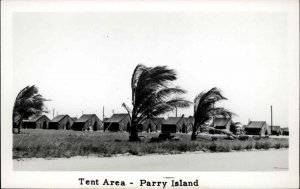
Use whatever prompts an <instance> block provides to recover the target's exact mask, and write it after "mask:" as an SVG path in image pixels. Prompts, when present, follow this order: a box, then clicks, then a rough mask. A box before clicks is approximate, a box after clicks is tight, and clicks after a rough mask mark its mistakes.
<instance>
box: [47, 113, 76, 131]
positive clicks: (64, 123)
mask: <svg viewBox="0 0 300 189" xmlns="http://www.w3.org/2000/svg"><path fill="white" fill-rule="evenodd" d="M73 123H74V120H73V119H72V118H71V117H70V116H69V115H58V116H56V117H55V118H53V119H52V120H51V121H50V122H49V129H57V130H58V129H63V130H70V129H71V127H72V125H73Z"/></svg>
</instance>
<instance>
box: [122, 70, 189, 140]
mask: <svg viewBox="0 0 300 189" xmlns="http://www.w3.org/2000/svg"><path fill="white" fill-rule="evenodd" d="M176 79H177V76H176V73H175V70H173V69H168V68H167V67H166V66H156V67H146V66H144V65H141V64H139V65H137V66H136V68H135V69H134V71H133V74H132V78H131V89H132V106H133V108H132V110H131V109H130V108H129V107H128V106H126V105H125V104H124V103H123V107H124V108H125V109H126V110H127V111H128V114H129V115H130V114H131V116H130V118H131V127H130V137H129V140H130V141H138V140H139V137H138V129H137V126H138V125H139V124H141V123H143V121H145V120H146V119H149V118H153V117H156V116H158V115H161V114H164V113H167V112H169V111H173V110H174V109H175V108H177V107H179V108H187V107H189V105H190V102H189V101H187V100H185V99H183V98H181V97H179V95H182V94H184V93H185V90H183V89H181V88H179V87H173V86H171V85H170V84H171V81H174V80H176Z"/></svg>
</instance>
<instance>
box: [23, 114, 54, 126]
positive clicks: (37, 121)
mask: <svg viewBox="0 0 300 189" xmlns="http://www.w3.org/2000/svg"><path fill="white" fill-rule="evenodd" d="M49 122H50V119H49V118H48V117H47V116H45V115H38V116H34V117H32V118H30V119H29V120H24V121H23V123H22V127H23V128H25V129H48V125H49Z"/></svg>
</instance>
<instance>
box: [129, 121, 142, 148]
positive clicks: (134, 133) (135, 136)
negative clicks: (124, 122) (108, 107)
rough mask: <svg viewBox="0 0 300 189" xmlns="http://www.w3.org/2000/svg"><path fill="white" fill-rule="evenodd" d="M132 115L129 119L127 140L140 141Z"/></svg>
mask: <svg viewBox="0 0 300 189" xmlns="http://www.w3.org/2000/svg"><path fill="white" fill-rule="evenodd" d="M134 118H135V117H134V116H133V117H132V120H131V126H130V135H129V141H132V142H134V141H140V138H139V136H138V129H137V123H136V122H135V121H134Z"/></svg>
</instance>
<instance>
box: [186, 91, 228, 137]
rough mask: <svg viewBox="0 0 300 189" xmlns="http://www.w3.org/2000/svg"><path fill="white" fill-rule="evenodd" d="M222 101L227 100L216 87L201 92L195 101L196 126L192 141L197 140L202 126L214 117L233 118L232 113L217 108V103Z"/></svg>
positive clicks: (194, 126)
mask: <svg viewBox="0 0 300 189" xmlns="http://www.w3.org/2000/svg"><path fill="white" fill-rule="evenodd" d="M220 100H227V98H225V97H224V96H223V95H222V94H221V91H220V90H219V89H218V88H216V87H214V88H212V89H210V90H209V91H207V92H205V91H203V92H201V93H200V94H199V95H197V96H196V98H195V100H194V119H195V122H194V125H193V131H192V136H191V140H196V132H197V130H198V129H199V128H200V130H201V128H202V126H203V125H204V124H205V123H206V122H207V121H209V120H210V119H211V118H212V117H213V116H215V115H220V116H230V117H231V116H232V114H233V113H232V112H230V111H228V110H226V109H224V108H220V107H215V103H216V102H218V101H220Z"/></svg>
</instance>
